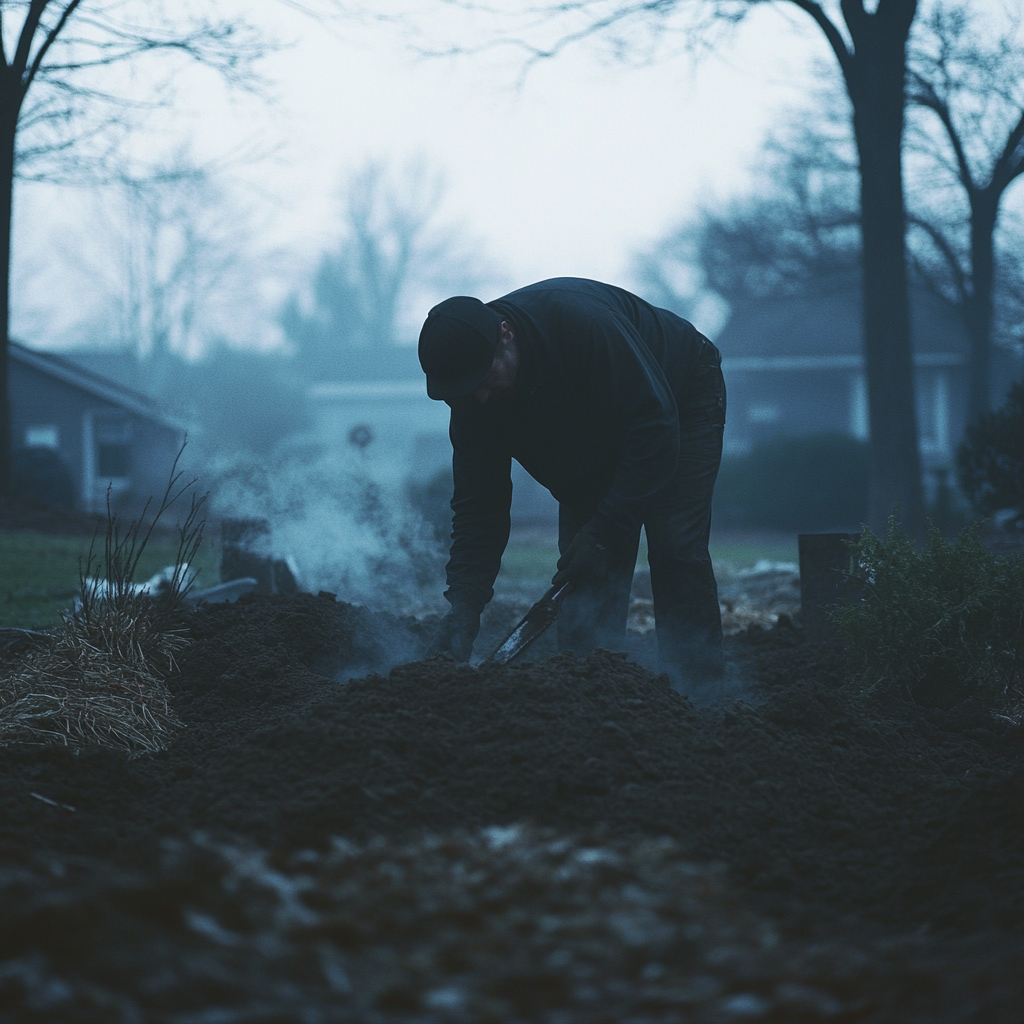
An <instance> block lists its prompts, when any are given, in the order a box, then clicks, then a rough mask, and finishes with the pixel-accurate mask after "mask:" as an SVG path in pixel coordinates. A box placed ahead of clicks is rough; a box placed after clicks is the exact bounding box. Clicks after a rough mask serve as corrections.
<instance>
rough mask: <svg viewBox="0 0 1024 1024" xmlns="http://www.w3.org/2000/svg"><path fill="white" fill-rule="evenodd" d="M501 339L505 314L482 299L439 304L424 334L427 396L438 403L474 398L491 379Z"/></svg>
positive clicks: (422, 361) (456, 299) (422, 346)
mask: <svg viewBox="0 0 1024 1024" xmlns="http://www.w3.org/2000/svg"><path fill="white" fill-rule="evenodd" d="M500 339H501V314H500V313H498V312H497V311H496V310H493V309H491V307H490V306H485V305H484V304H483V303H482V302H481V301H480V300H479V299H473V298H470V297H469V296H468V295H456V296H454V297H453V298H451V299H445V300H444V302H439V303H438V304H437V305H436V306H435V307H434V308H433V309H432V310H431V311H430V312H429V313H428V314H427V319H426V320H425V321H424V323H423V329H422V330H421V331H420V345H419V355H420V366H422V367H423V372H424V373H425V374H426V375H427V394H428V395H429V396H430V397H431V398H433V399H438V400H444V399H449V398H462V397H463V396H464V395H471V394H472V393H473V392H474V391H476V389H477V388H478V387H480V385H481V384H483V382H484V380H485V379H486V377H487V374H488V373H490V371H491V364H492V363H493V362H494V352H495V350H496V349H497V347H498V342H499V340H500Z"/></svg>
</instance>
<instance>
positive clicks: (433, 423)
mask: <svg viewBox="0 0 1024 1024" xmlns="http://www.w3.org/2000/svg"><path fill="white" fill-rule="evenodd" d="M343 374H344V375H343V377H341V375H339V377H340V379H335V380H330V381H321V382H318V383H316V384H313V385H312V386H311V387H310V392H309V394H310V399H311V401H312V403H313V407H314V410H315V413H316V421H317V434H318V437H319V439H320V440H321V441H324V442H326V443H327V444H328V445H330V446H332V447H343V446H350V447H351V448H353V449H355V450H356V451H357V452H358V453H359V459H360V461H362V462H363V464H364V465H365V467H366V470H367V472H368V473H369V474H370V475H374V476H377V477H379V478H382V479H390V480H396V479H397V480H411V481H415V482H421V483H422V482H425V481H427V480H429V479H430V478H431V477H434V476H436V475H438V474H441V473H450V472H451V465H452V446H451V441H450V440H449V439H448V406H447V405H445V403H444V402H434V401H431V399H429V398H428V397H427V387H426V382H425V380H424V377H423V371H422V370H421V369H420V364H419V360H418V359H417V357H416V348H415V346H413V345H402V346H395V347H393V348H389V349H375V350H361V349H350V350H348V351H347V353H346V355H345V364H344V367H343ZM512 520H513V523H514V524H515V525H516V526H518V527H532V526H548V525H552V524H554V523H556V522H557V521H558V504H557V502H556V501H555V499H554V498H552V497H551V495H550V494H549V493H548V491H547V490H546V489H545V488H543V487H542V486H541V485H540V484H538V483H537V482H536V480H534V479H533V478H532V477H531V476H529V475H528V474H527V473H526V471H525V470H524V469H523V468H522V467H521V466H520V465H519V464H518V463H516V462H513V464H512Z"/></svg>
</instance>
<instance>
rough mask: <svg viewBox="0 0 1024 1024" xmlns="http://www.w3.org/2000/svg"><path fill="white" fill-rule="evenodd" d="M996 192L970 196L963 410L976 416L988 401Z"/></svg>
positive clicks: (989, 391)
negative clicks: (965, 397) (966, 366)
mask: <svg viewBox="0 0 1024 1024" xmlns="http://www.w3.org/2000/svg"><path fill="white" fill-rule="evenodd" d="M998 203H999V198H998V196H997V197H996V199H995V202H992V201H991V199H990V198H989V196H987V195H984V194H975V195H973V196H971V293H970V295H969V296H968V297H967V301H966V302H965V303H964V321H965V326H966V327H967V337H968V339H969V341H970V360H971V364H970V371H969V372H970V385H969V386H970V391H969V395H968V405H967V413H968V419H969V420H972V421H973V420H976V419H977V418H978V417H979V416H980V415H981V414H982V413H986V412H988V411H989V409H990V408H991V405H992V291H993V288H994V286H995V242H994V237H993V236H994V235H995V230H996V217H997V216H998Z"/></svg>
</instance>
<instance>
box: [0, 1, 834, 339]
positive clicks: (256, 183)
mask: <svg viewBox="0 0 1024 1024" xmlns="http://www.w3.org/2000/svg"><path fill="white" fill-rule="evenodd" d="M414 6H419V7H421V8H422V9H423V10H424V11H433V10H435V9H436V10H437V11H438V12H441V13H440V14H438V15H437V16H436V17H434V18H433V19H432V20H431V22H430V29H431V32H432V34H433V37H434V38H441V39H443V38H444V37H445V36H446V34H447V25H446V23H445V21H444V15H443V10H442V9H441V8H434V6H433V5H432V4H431V3H430V2H429V0H420V2H419V3H418V4H414ZM780 8H781V10H780ZM244 10H245V11H246V13H247V15H248V16H249V17H251V18H252V19H253V20H255V21H256V22H257V23H259V24H260V25H262V26H263V27H265V28H266V29H267V30H268V31H270V32H273V33H274V34H275V35H276V36H277V37H278V38H280V39H282V40H285V41H288V42H289V45H288V46H287V48H285V49H282V50H281V51H279V52H277V53H275V54H273V55H272V56H271V57H270V58H269V59H268V60H267V61H266V62H265V64H264V71H265V73H266V74H267V76H268V78H269V80H270V81H271V83H272V92H273V93H274V95H275V97H276V98H275V101H274V102H273V103H271V104H265V103H264V102H263V101H261V100H256V99H254V98H251V97H241V98H237V97H236V98H233V99H223V98H219V90H218V89H217V88H214V87H212V83H211V82H210V80H209V78H208V77H204V76H202V75H200V76H196V77H195V78H194V80H190V82H189V84H187V85H186V87H185V88H184V89H183V91H182V93H181V97H180V101H179V103H178V108H177V111H176V113H175V115H174V116H173V117H172V116H168V117H167V118H166V119H165V120H166V124H165V125H164V126H163V131H162V137H161V140H160V143H159V144H160V145H166V146H171V145H173V144H174V141H175V139H177V138H180V139H181V140H188V141H190V142H191V144H192V145H193V146H194V148H195V150H196V152H197V153H198V154H200V155H202V156H205V157H207V158H214V157H216V156H218V155H219V154H222V153H228V152H231V151H232V150H233V149H234V147H236V146H243V147H244V146H245V145H251V144H253V143H254V142H255V143H256V145H257V148H262V149H263V150H265V151H268V152H270V153H271V155H268V156H266V157H264V158H263V159H261V160H259V161H258V162H257V163H255V164H252V165H251V166H243V167H236V168H234V169H233V170H232V171H231V174H232V175H233V176H234V177H235V179H236V180H237V181H241V182H244V183H245V185H246V186H247V188H248V189H249V190H250V191H248V192H246V195H247V197H248V199H247V201H251V202H253V203H255V204H256V205H259V206H261V212H260V215H259V217H258V223H259V225H260V239H259V241H260V244H261V246H264V247H265V248H266V249H268V250H269V249H271V248H276V249H278V250H281V249H283V250H287V251H289V252H291V253H293V254H294V255H295V261H294V263H293V264H292V266H293V267H297V268H299V269H298V270H296V271H295V272H296V273H301V268H302V266H303V265H305V266H310V265H312V263H313V262H314V261H315V258H316V255H317V254H318V253H319V252H320V251H322V250H323V248H325V247H326V246H329V245H330V244H331V243H332V240H333V239H334V238H336V237H337V234H338V230H339V224H340V211H341V200H340V194H339V186H340V183H341V182H342V181H343V179H344V175H345V173H346V172H347V171H351V170H353V169H355V168H357V167H359V166H360V165H361V164H363V163H364V162H365V161H366V160H367V159H368V158H370V157H386V158H392V159H394V160H397V161H401V160H403V159H405V158H407V157H409V156H411V155H414V154H417V153H422V154H424V155H425V156H426V157H427V159H428V160H429V162H430V163H431V164H432V165H433V166H435V167H437V168H439V169H441V170H443V171H444V172H445V173H446V175H447V178H448V181H449V183H450V191H449V198H448V213H449V214H450V215H451V216H453V217H455V218H458V219H461V220H462V221H463V222H464V224H465V226H466V228H467V230H468V231H469V232H470V233H472V234H474V235H476V236H478V237H480V238H481V239H482V240H483V242H484V244H485V246H486V248H487V250H488V251H489V252H490V254H491V256H492V258H493V259H494V261H495V263H496V265H497V266H498V267H500V268H501V270H502V271H503V276H504V281H502V282H501V284H502V285H503V286H505V285H507V286H508V287H515V286H518V285H521V284H525V283H528V282H530V281H533V280H539V279H541V278H544V277H551V276H556V275H580V276H588V277H596V278H600V279H604V280H608V281H613V282H618V283H623V284H627V285H628V284H629V283H630V281H629V279H628V269H629V262H630V255H631V253H632V252H633V251H635V250H636V249H637V248H638V247H641V246H643V245H645V244H647V243H649V242H650V241H651V240H652V239H654V238H655V237H657V236H658V235H659V234H661V233H662V232H664V231H665V230H666V229H667V228H669V227H670V226H672V225H673V224H674V223H676V222H678V221H679V220H680V219H681V218H682V217H684V216H685V215H686V214H687V213H688V212H690V211H691V210H692V209H693V208H694V206H695V205H696V204H698V203H699V202H701V201H706V200H709V199H713V198H715V197H722V196H726V195H729V194H730V193H732V192H734V191H736V190H738V189H740V188H742V187H743V184H744V181H745V178H746V175H747V172H748V170H749V168H750V165H751V162H752V161H753V160H754V159H755V158H756V153H757V151H758V148H759V146H760V143H761V142H762V140H763V138H764V135H765V132H766V131H767V130H768V128H769V127H770V125H771V123H772V121H773V118H774V117H776V116H777V115H778V113H779V111H780V110H781V109H782V108H783V106H784V105H785V104H787V103H792V102H795V101H796V100H797V99H799V94H800V91H801V88H804V89H805V88H806V82H807V76H806V71H807V67H808V63H809V60H810V59H811V58H812V57H817V58H821V59H823V60H827V58H828V53H827V50H826V48H825V44H824V41H823V39H822V38H821V36H820V32H818V30H817V29H816V28H815V27H814V26H813V25H812V24H811V23H810V21H809V19H807V18H806V17H805V16H802V15H801V14H800V12H798V11H796V10H795V9H794V10H793V11H792V12H790V11H789V5H771V6H770V7H769V8H768V9H764V10H759V11H756V12H755V14H754V15H753V16H751V18H749V19H748V21H747V23H745V24H744V25H743V26H742V27H741V28H740V29H739V30H738V31H737V32H736V33H735V34H734V36H733V37H732V39H731V40H730V41H729V42H728V43H727V44H726V45H724V46H723V47H721V48H720V49H719V50H718V52H717V53H715V54H713V55H711V56H708V57H706V58H704V59H703V60H702V61H701V62H700V63H694V62H693V61H692V60H690V59H688V58H686V57H677V58H675V59H673V60H670V61H664V62H659V63H656V64H653V65H651V66H647V67H642V68H632V67H627V66H623V65H621V64H615V63H608V62H603V61H602V60H601V59H600V58H599V56H598V55H597V53H596V52H595V50H594V48H593V47H589V46H587V45H582V46H577V47H575V48H573V49H571V50H569V51H567V52H566V53H565V54H564V55H562V56H560V57H559V58H557V59H556V60H552V61H549V62H545V63H542V64H540V65H538V66H537V67H535V68H534V69H533V70H532V71H531V72H530V74H529V75H528V76H527V78H526V80H525V83H524V84H523V85H522V86H521V88H518V89H517V88H516V81H515V79H516V71H517V68H518V66H519V65H518V64H517V63H516V61H515V60H510V59H503V60H502V59H500V58H499V57H498V56H497V55H496V54H494V53H488V54H482V55H478V56H474V57H462V58H457V59H422V58H420V57H418V56H417V55H416V54H415V53H414V52H413V51H412V50H411V48H410V47H409V45H408V41H407V38H406V37H405V35H404V34H403V33H402V32H400V31H398V30H397V29H396V28H395V27H393V26H388V25H374V24H358V23H353V22H347V21H337V22H334V23H331V24H328V25H325V24H322V23H317V22H315V21H312V20H310V19H309V18H307V17H305V16H303V15H301V14H300V13H298V12H296V11H294V10H291V9H289V8H287V7H286V6H283V5H282V4H280V3H276V2H274V0H249V2H247V3H246V4H245V5H244ZM805 22H806V24H805ZM450 28H451V32H450V34H451V39H452V41H453V42H465V41H466V40H464V39H462V38H460V32H461V31H462V30H463V28H464V26H462V25H460V24H458V23H457V22H455V21H454V20H453V21H452V22H451V26H450ZM211 97H213V98H212V100H211ZM147 144H152V142H150V143H147ZM271 151H272V152H271ZM83 201H84V200H83V197H82V195H81V193H80V191H79V193H78V194H77V195H73V194H72V193H71V192H69V191H67V190H64V191H60V190H56V189H54V188H53V187H51V186H45V187H40V186H22V192H21V194H20V196H19V201H18V205H17V212H16V218H17V222H16V251H15V281H16V283H19V282H20V294H21V296H22V299H21V313H20V320H16V323H17V324H18V325H20V327H21V332H22V333H24V332H25V331H26V330H29V331H31V330H37V331H40V332H43V333H46V329H45V328H44V326H43V324H44V321H46V317H47V315H50V320H49V323H50V324H51V325H53V324H66V323H67V322H68V321H69V319H70V318H73V316H74V313H75V310H74V306H75V305H76V304H77V303H79V302H80V299H78V298H76V297H75V295H76V289H77V288H79V287H82V286H83V285H81V284H80V285H76V287H75V288H68V287H63V288H55V287H54V285H53V282H52V280H50V278H51V277H52V272H53V268H54V267H55V266H57V262H59V261H54V260H52V259H51V255H50V253H51V250H52V249H53V247H54V245H55V244H56V245H57V247H58V248H60V247H63V248H64V249H65V250H67V249H68V247H69V246H70V247H71V248H73V246H74V243H73V238H74V223H75V219H76V217H78V216H79V215H80V210H81V204H82V202H83ZM55 225H56V227H55ZM54 231H56V236H55V235H54ZM67 255H68V253H67V251H65V252H64V257H65V262H66V257H67ZM88 273H89V272H88V270H84V271H83V272H82V274H83V276H84V279H85V280H86V284H85V285H84V287H87V279H88ZM485 297H487V296H485ZM17 301H18V299H17V298H16V303H17ZM62 303H64V304H65V308H63V309H62V308H61V304H62ZM47 311H49V313H47ZM30 314H31V315H30ZM51 314H52V315H51ZM18 316H19V314H18V312H17V310H16V317H18ZM53 329H54V328H53V327H52V326H51V328H50V330H51V331H52V330H53Z"/></svg>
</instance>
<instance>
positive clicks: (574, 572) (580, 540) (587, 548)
mask: <svg viewBox="0 0 1024 1024" xmlns="http://www.w3.org/2000/svg"><path fill="white" fill-rule="evenodd" d="M608 533H609V531H608V529H607V527H606V526H605V524H604V523H603V522H602V521H601V520H599V519H598V518H597V517H596V516H595V517H594V518H593V519H591V520H590V521H589V522H587V523H586V524H585V525H584V526H583V528H582V529H581V530H580V532H579V533H577V534H576V536H575V537H573V539H572V542H571V543H570V544H569V546H568V547H567V548H566V549H565V553H564V554H563V555H562V557H561V558H559V559H558V572H556V573H555V575H554V576H553V577H552V578H551V584H552V586H555V587H560V586H562V585H563V584H565V583H572V584H573V586H575V587H580V586H584V587H586V586H590V587H596V586H600V585H601V584H602V583H604V581H605V579H607V577H608V555H609V548H610V546H611V545H610V537H609V536H608Z"/></svg>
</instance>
